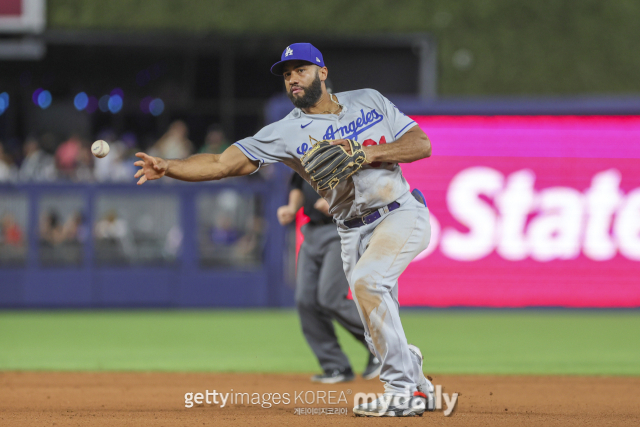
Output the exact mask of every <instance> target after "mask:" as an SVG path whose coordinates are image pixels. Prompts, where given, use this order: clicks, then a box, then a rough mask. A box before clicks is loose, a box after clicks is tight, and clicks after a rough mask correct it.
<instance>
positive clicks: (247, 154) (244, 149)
mask: <svg viewBox="0 0 640 427" xmlns="http://www.w3.org/2000/svg"><path fill="white" fill-rule="evenodd" d="M233 145H237V146H239V147H240V148H242V151H244V153H245V156H249V157H251V158H252V159H253V160H256V161H258V162H260V163H259V164H258V167H257V168H256V170H254V171H253V172H251V173H250V174H249V175H253V174H254V173H256V172H258V171H259V170H260V168H261V167H262V165H263V164H264V159H257V158H256V157H255V156H254V155H253V154H251V153H250V152H249V150H247V149H246V148H244V147H243V146H242V144H240V143H239V142H234V143H233Z"/></svg>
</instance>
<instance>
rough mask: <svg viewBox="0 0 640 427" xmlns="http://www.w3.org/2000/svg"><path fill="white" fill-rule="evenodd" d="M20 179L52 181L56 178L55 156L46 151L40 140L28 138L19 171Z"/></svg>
mask: <svg viewBox="0 0 640 427" xmlns="http://www.w3.org/2000/svg"><path fill="white" fill-rule="evenodd" d="M18 177H19V179H20V181H27V182H28V181H34V182H51V181H54V180H55V179H56V165H55V161H54V159H53V156H52V155H50V154H47V153H45V152H44V151H43V150H42V149H41V148H40V144H39V143H38V140H37V139H35V138H34V137H29V138H27V140H26V142H25V144H24V160H23V161H22V165H20V171H19V173H18Z"/></svg>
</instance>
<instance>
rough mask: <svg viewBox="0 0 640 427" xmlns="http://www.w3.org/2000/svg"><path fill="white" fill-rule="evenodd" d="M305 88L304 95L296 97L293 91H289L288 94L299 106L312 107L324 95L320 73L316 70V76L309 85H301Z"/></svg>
mask: <svg viewBox="0 0 640 427" xmlns="http://www.w3.org/2000/svg"><path fill="white" fill-rule="evenodd" d="M299 87H300V88H301V89H302V90H304V95H302V96H299V97H296V96H295V95H294V94H292V93H291V91H290V90H289V91H287V96H288V97H289V99H290V100H291V102H293V105H295V106H296V107H298V108H310V107H313V106H314V105H316V104H317V103H318V101H319V100H320V97H321V96H322V82H321V81H320V74H319V73H318V72H316V78H315V79H314V80H313V81H312V82H311V84H310V85H309V86H307V87H304V86H299Z"/></svg>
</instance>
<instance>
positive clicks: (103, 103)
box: [98, 95, 111, 113]
mask: <svg viewBox="0 0 640 427" xmlns="http://www.w3.org/2000/svg"><path fill="white" fill-rule="evenodd" d="M110 98H111V97H110V96H109V95H104V96H102V97H100V101H98V108H100V111H102V112H103V113H106V112H107V111H109V99H110Z"/></svg>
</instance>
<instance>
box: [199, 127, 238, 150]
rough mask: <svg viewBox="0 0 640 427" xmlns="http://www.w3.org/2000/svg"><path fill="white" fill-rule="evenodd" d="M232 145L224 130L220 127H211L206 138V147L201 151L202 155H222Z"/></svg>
mask: <svg viewBox="0 0 640 427" xmlns="http://www.w3.org/2000/svg"><path fill="white" fill-rule="evenodd" d="M230 145H231V144H229V141H228V140H227V138H226V136H225V135H224V132H223V131H222V128H221V127H220V126H219V125H217V124H216V125H211V126H209V129H208V130H207V135H206V136H205V137H204V145H203V146H202V148H201V149H200V152H201V153H208V154H222V152H223V151H224V150H226V149H227V148H229V146H230Z"/></svg>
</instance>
